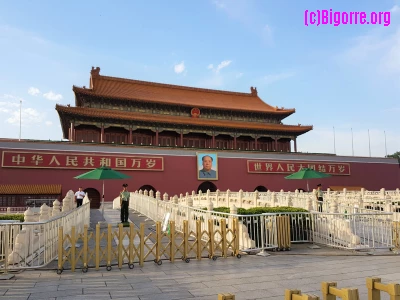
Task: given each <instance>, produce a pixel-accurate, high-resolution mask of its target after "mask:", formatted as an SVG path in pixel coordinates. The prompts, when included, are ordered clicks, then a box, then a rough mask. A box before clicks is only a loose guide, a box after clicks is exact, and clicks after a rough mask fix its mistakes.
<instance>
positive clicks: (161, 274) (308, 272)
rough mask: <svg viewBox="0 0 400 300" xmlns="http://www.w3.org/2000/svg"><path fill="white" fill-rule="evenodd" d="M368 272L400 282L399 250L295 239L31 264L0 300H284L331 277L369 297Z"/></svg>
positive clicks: (316, 289)
mask: <svg viewBox="0 0 400 300" xmlns="http://www.w3.org/2000/svg"><path fill="white" fill-rule="evenodd" d="M105 212H106V213H107V210H106V211H105ZM130 218H131V220H132V221H133V222H134V223H135V224H139V223H140V221H144V219H143V218H141V217H138V216H137V214H131V215H130ZM101 219H102V218H101V215H100V214H98V212H97V211H92V221H99V220H101ZM106 219H107V217H106ZM146 228H147V226H146ZM369 276H371V277H372V276H375V277H376V276H377V277H381V278H382V281H383V282H384V283H387V282H389V281H392V282H397V283H400V258H399V256H398V255H390V253H389V252H388V251H387V252H386V251H385V252H380V251H379V252H376V253H375V254H374V255H369V254H366V253H361V254H356V255H353V253H352V252H347V251H339V250H332V249H328V248H324V247H322V248H321V249H309V248H308V247H307V245H298V246H295V247H293V248H292V251H290V252H271V256H268V257H261V256H256V255H243V256H242V258H241V259H237V258H234V257H230V258H227V259H218V260H217V261H212V260H209V259H202V260H201V261H197V260H191V262H190V263H185V262H183V261H180V260H179V261H176V262H174V263H170V262H168V261H164V262H163V264H162V265H161V266H158V265H156V264H154V263H152V262H147V263H145V264H144V266H143V267H142V268H140V267H139V266H138V265H135V268H134V269H132V270H130V269H129V268H128V266H126V265H124V266H123V268H122V270H119V269H118V268H116V267H114V268H113V269H112V270H111V271H109V272H108V271H106V270H105V268H101V269H100V270H99V271H95V270H94V269H89V272H88V273H81V272H80V271H77V272H75V273H72V272H71V271H68V270H66V271H64V272H63V273H62V274H61V275H57V274H56V272H55V270H30V271H24V272H21V273H18V274H15V277H14V279H11V280H7V281H0V299H29V300H31V299H57V300H58V299H134V300H135V299H140V300H144V299H146V300H147V299H154V300H164V299H165V300H166V299H171V300H172V299H191V300H217V295H218V293H232V294H235V296H236V300H241V299H270V300H275V299H276V300H277V299H283V296H284V291H285V289H286V288H292V289H300V290H302V292H304V293H313V294H317V295H319V296H321V293H320V283H321V282H322V281H336V282H338V287H339V288H341V287H355V288H358V289H359V292H360V299H367V295H366V293H367V289H366V286H365V278H366V277H369ZM382 295H383V294H382ZM384 299H389V297H387V296H384V297H382V300H384Z"/></svg>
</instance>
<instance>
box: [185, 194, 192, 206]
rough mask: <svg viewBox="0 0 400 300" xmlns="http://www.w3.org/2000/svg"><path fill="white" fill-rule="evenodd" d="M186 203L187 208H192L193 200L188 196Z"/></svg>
mask: <svg viewBox="0 0 400 300" xmlns="http://www.w3.org/2000/svg"><path fill="white" fill-rule="evenodd" d="M186 201H187V206H189V207H193V198H192V197H190V196H188V197H187V200H186Z"/></svg>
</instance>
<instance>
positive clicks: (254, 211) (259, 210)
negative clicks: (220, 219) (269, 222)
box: [214, 206, 308, 215]
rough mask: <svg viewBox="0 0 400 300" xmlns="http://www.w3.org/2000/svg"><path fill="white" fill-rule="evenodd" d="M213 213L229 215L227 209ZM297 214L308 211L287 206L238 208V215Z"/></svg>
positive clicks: (216, 209) (228, 209)
mask: <svg viewBox="0 0 400 300" xmlns="http://www.w3.org/2000/svg"><path fill="white" fill-rule="evenodd" d="M214 211H215V212H222V213H230V208H229V207H216V208H214ZM289 212H293V213H298V212H308V210H306V209H303V208H297V207H288V206H280V207H252V208H249V209H245V208H238V213H237V214H238V215H259V214H266V213H270V214H277V213H289Z"/></svg>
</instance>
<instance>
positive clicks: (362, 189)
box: [361, 188, 365, 199]
mask: <svg viewBox="0 0 400 300" xmlns="http://www.w3.org/2000/svg"><path fill="white" fill-rule="evenodd" d="M364 195H365V189H364V188H361V197H362V198H363V199H364Z"/></svg>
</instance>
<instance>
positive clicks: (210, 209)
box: [207, 201, 214, 211]
mask: <svg viewBox="0 0 400 300" xmlns="http://www.w3.org/2000/svg"><path fill="white" fill-rule="evenodd" d="M207 210H208V211H213V210H214V205H213V203H212V202H211V201H210V202H208V204H207Z"/></svg>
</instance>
